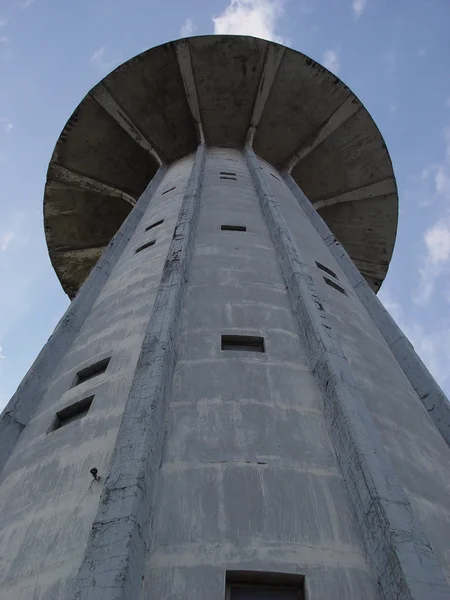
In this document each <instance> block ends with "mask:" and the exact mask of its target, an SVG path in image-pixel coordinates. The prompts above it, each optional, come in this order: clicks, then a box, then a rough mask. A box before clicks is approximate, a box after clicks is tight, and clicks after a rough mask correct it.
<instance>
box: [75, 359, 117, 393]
mask: <svg viewBox="0 0 450 600" xmlns="http://www.w3.org/2000/svg"><path fill="white" fill-rule="evenodd" d="M110 360H111V357H108V358H104V359H103V360H99V361H98V362H96V363H94V364H93V365H89V367H86V368H85V369H82V370H81V371H78V373H77V374H76V376H75V381H74V382H73V385H72V387H75V386H76V385H80V383H84V382H85V381H87V380H88V379H92V378H93V377H97V376H98V375H101V374H102V373H104V372H105V371H106V368H107V366H108V365H109V361H110Z"/></svg>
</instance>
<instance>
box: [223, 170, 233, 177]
mask: <svg viewBox="0 0 450 600" xmlns="http://www.w3.org/2000/svg"><path fill="white" fill-rule="evenodd" d="M220 174H221V175H231V176H232V177H236V173H232V172H231V171H220Z"/></svg>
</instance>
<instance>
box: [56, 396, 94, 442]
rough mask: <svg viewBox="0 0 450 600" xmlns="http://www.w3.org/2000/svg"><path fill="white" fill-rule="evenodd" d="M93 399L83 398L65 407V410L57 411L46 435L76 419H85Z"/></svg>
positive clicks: (90, 397) (92, 397)
mask: <svg viewBox="0 0 450 600" xmlns="http://www.w3.org/2000/svg"><path fill="white" fill-rule="evenodd" d="M93 399H94V396H89V398H83V400H79V401H78V402H75V403H74V404H71V405H70V406H66V408H63V409H62V410H60V411H58V412H57V413H56V415H55V418H54V420H53V423H52V425H51V427H50V429H49V430H48V433H50V431H55V430H56V429H60V428H61V427H64V425H67V424H68V423H71V422H72V421H77V420H78V419H82V418H83V417H85V416H86V415H87V413H88V411H89V409H90V408H91V404H92V400H93Z"/></svg>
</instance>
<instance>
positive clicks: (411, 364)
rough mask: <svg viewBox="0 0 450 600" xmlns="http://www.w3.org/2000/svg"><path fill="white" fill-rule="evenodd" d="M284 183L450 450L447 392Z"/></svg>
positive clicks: (299, 193)
mask: <svg viewBox="0 0 450 600" xmlns="http://www.w3.org/2000/svg"><path fill="white" fill-rule="evenodd" d="M284 180H285V181H286V183H287V185H288V186H289V188H290V190H291V192H292V193H293V194H294V196H295V198H296V199H297V202H298V203H299V204H300V206H301V208H302V209H303V211H304V212H305V213H306V215H307V216H308V218H309V219H310V221H311V223H312V224H313V226H314V227H315V229H316V230H317V232H318V233H319V234H320V235H321V237H322V239H323V240H324V241H325V243H326V244H327V246H328V248H329V249H330V252H331V253H332V254H333V256H334V258H335V259H336V261H337V262H338V264H339V266H340V267H341V269H342V270H343V271H344V273H345V274H346V276H347V277H348V279H349V282H350V283H351V285H352V287H353V289H354V290H355V293H356V294H357V296H358V297H359V299H360V300H361V302H362V303H363V305H364V306H365V308H366V310H367V312H368V313H369V314H370V316H371V317H372V319H373V321H374V323H375V325H376V326H377V327H378V329H379V331H380V333H381V334H382V336H383V337H384V339H385V340H386V342H387V344H388V346H389V347H390V349H391V352H392V354H393V355H394V357H395V359H396V360H397V362H398V364H399V365H400V367H401V368H402V370H403V372H404V373H405V375H406V377H407V378H408V380H409V381H410V383H411V385H412V386H413V388H414V390H415V391H416V393H417V395H418V396H419V398H420V400H421V402H422V404H423V405H424V407H425V408H426V410H427V412H428V414H429V415H430V417H431V420H432V421H433V422H434V424H435V425H436V427H437V428H438V430H439V431H440V433H441V435H442V437H443V438H444V440H445V441H446V442H447V444H448V445H449V446H450V403H449V402H448V400H447V398H446V396H445V394H444V392H443V391H442V390H441V388H440V387H439V385H438V384H437V383H436V381H435V380H434V379H433V377H432V375H431V374H430V372H429V371H428V369H427V368H426V366H425V365H424V364H423V362H422V361H421V360H420V358H419V357H418V356H417V354H416V352H415V351H414V348H413V346H412V345H411V343H410V342H409V340H408V339H407V337H406V336H405V335H404V333H403V332H402V330H401V329H400V327H399V326H398V325H397V324H396V323H395V321H394V319H393V318H392V317H391V315H390V314H389V313H388V312H387V310H386V309H385V308H384V306H383V305H382V303H381V302H380V300H379V299H378V298H377V296H376V294H375V293H374V292H373V291H372V290H371V289H370V286H369V284H368V283H367V282H366V280H365V279H364V277H363V276H362V275H361V273H360V272H359V271H358V269H357V267H356V266H355V265H354V263H353V261H352V260H351V259H350V257H349V256H348V254H347V252H346V251H345V249H344V247H343V246H341V244H340V243H339V242H338V241H337V240H336V238H335V236H334V235H333V234H332V232H331V231H330V229H329V228H328V225H327V224H326V223H325V221H324V220H323V219H322V218H321V216H320V215H319V214H318V212H317V211H316V210H315V208H314V207H313V205H312V204H311V202H310V201H309V200H308V198H307V197H306V196H305V195H304V194H303V192H302V191H301V190H300V188H299V187H298V185H297V184H296V183H295V181H294V180H293V179H292V177H291V176H290V175H287V174H285V175H284Z"/></svg>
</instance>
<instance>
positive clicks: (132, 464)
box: [74, 146, 205, 600]
mask: <svg viewBox="0 0 450 600" xmlns="http://www.w3.org/2000/svg"><path fill="white" fill-rule="evenodd" d="M204 160H205V147H204V146H200V147H199V148H198V150H197V153H196V156H195V160H193V161H190V163H191V164H189V163H188V164H187V166H188V167H192V173H191V175H190V178H189V181H188V184H187V187H186V191H185V193H184V197H183V202H182V204H181V208H180V213H179V216H178V219H177V223H176V226H175V230H174V233H173V237H172V241H171V244H170V248H169V252H168V255H167V258H166V261H165V264H164V268H163V271H162V275H161V281H160V283H159V287H158V291H157V294H156V299H155V303H154V306H153V309H152V313H151V318H150V320H149V322H148V325H147V328H146V332H145V337H144V339H143V341H142V346H141V350H140V355H139V359H138V362H137V365H136V369H135V372H134V376H133V382H132V384H131V388H130V392H129V395H128V399H127V401H126V404H125V407H124V413H123V417H122V421H121V425H120V429H119V433H118V436H117V440H116V444H115V447H114V452H113V454H112V457H111V463H110V466H109V470H108V476H107V478H106V481H105V484H104V489H103V491H102V495H101V497H100V505H99V510H98V513H97V516H96V518H95V521H94V524H93V527H92V531H91V535H90V537H89V540H88V543H87V548H86V553H85V557H84V560H83V564H82V566H81V569H80V572H79V574H78V577H77V579H76V581H75V585H74V590H75V598H76V599H77V600H100V598H104V599H105V600H106V599H107V600H116V599H117V600H134V599H136V598H138V596H139V589H140V586H141V580H142V574H143V566H144V561H145V558H146V555H147V552H148V549H149V545H150V542H151V533H152V524H153V516H154V511H155V507H154V495H155V493H154V490H155V485H156V477H157V473H158V468H159V466H160V462H161V456H162V446H163V440H164V422H165V413H166V405H167V396H168V389H169V388H170V384H171V382H172V377H173V368H174V363H175V352H176V348H177V332H178V329H179V316H180V311H181V308H182V304H183V299H184V290H185V284H186V280H187V277H188V272H189V263H190V259H191V254H192V244H193V239H194V233H195V224H196V218H197V214H198V207H199V204H200V194H201V189H202V180H203V168H204ZM169 176H170V171H169ZM165 183H166V185H167V186H170V185H171V181H170V177H166V179H165Z"/></svg>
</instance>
